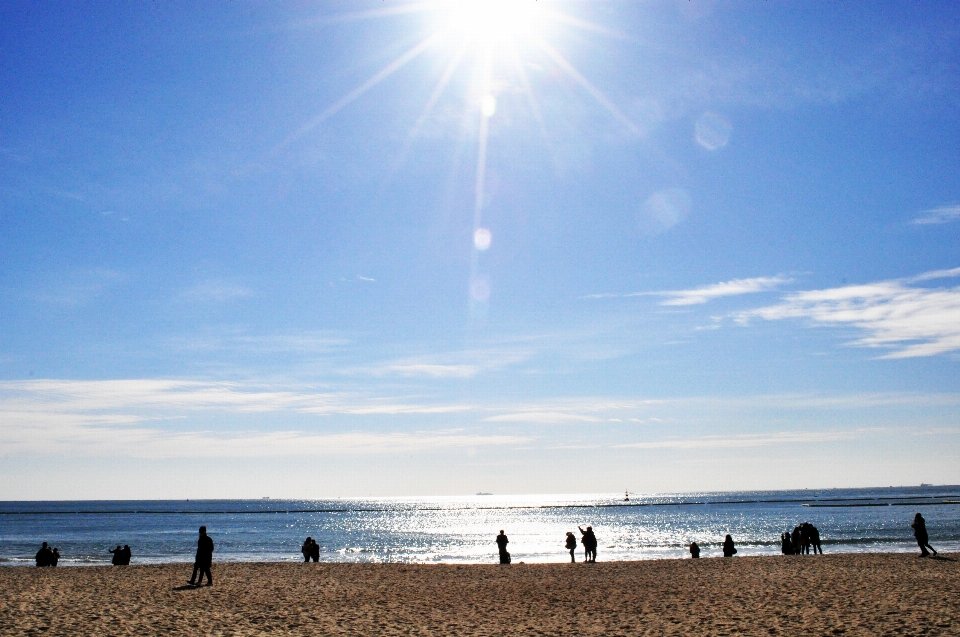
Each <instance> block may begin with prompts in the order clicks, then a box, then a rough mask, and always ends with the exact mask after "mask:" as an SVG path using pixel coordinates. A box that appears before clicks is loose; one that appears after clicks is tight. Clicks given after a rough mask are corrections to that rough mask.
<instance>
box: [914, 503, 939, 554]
mask: <svg viewBox="0 0 960 637" xmlns="http://www.w3.org/2000/svg"><path fill="white" fill-rule="evenodd" d="M910 526H912V527H913V537H915V538H917V544H918V545H919V546H920V557H927V556H928V555H930V554H929V553H927V549H930V550H931V551H933V554H934V555H936V554H937V549H935V548H933V547H932V546H930V544H929V543H928V542H929V541H930V537H929V536H928V535H927V521H926V520H924V519H923V516H922V515H920V514H919V513H917V515H916V517H914V518H913V524H911V525H910Z"/></svg>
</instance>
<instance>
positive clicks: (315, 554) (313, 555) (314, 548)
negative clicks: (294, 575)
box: [310, 540, 320, 562]
mask: <svg viewBox="0 0 960 637" xmlns="http://www.w3.org/2000/svg"><path fill="white" fill-rule="evenodd" d="M310 559H311V560H313V561H314V562H319V561H320V545H319V544H317V541H316V540H311V542H310Z"/></svg>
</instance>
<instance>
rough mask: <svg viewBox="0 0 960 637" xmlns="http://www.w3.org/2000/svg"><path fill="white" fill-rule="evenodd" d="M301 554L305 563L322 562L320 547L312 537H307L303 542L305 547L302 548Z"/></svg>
mask: <svg viewBox="0 0 960 637" xmlns="http://www.w3.org/2000/svg"><path fill="white" fill-rule="evenodd" d="M300 552H301V553H303V561H304V563H306V562H309V561H310V560H313V561H314V562H319V561H320V545H319V544H317V541H316V540H315V539H313V538H312V537H309V536H308V537H307V539H306V540H304V541H303V546H301V547H300Z"/></svg>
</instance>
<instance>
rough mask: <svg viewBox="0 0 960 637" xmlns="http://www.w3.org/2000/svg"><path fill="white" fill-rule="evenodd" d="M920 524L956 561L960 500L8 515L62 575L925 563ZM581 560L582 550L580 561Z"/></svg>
mask: <svg viewBox="0 0 960 637" xmlns="http://www.w3.org/2000/svg"><path fill="white" fill-rule="evenodd" d="M917 511H920V512H922V513H923V516H924V517H925V518H926V520H927V529H928V530H929V533H930V542H931V544H932V545H933V546H934V548H936V549H937V550H941V549H943V550H946V551H949V552H955V551H958V550H960V486H950V487H943V486H940V487H914V488H885V489H837V490H825V491H813V490H806V491H764V492H757V491H752V492H739V493H682V494H655V495H631V498H630V501H629V502H624V501H623V495H613V494H600V495H537V496H496V495H483V496H469V497H435V498H382V499H336V500H190V501H173V500H163V501H161V500H141V501H117V500H111V501H70V502H0V564H4V565H8V566H9V565H26V564H32V563H33V555H34V553H36V551H37V549H38V548H39V546H40V542H42V541H47V542H49V543H50V544H51V545H52V546H56V547H58V548H59V549H60V553H61V554H62V556H63V557H62V559H61V562H60V563H61V565H81V564H109V563H110V554H109V553H108V552H107V550H108V549H109V548H111V547H113V546H116V545H117V544H129V545H130V547H131V548H132V550H133V563H134V564H136V563H161V562H192V561H193V553H194V550H195V547H196V537H197V528H198V527H199V526H200V525H201V524H203V525H206V527H207V529H208V530H209V533H210V535H211V536H212V537H213V539H214V541H215V542H216V553H215V554H214V559H215V561H287V560H290V561H295V560H301V559H302V557H301V555H300V551H299V548H300V544H301V543H302V542H303V540H304V538H305V537H306V536H308V535H309V536H312V537H314V538H315V539H316V540H317V541H318V542H319V544H320V546H321V553H320V559H321V561H329V562H422V563H423V562H458V563H470V562H487V563H494V562H496V553H497V547H496V545H495V544H494V537H495V536H496V535H497V532H498V531H499V530H500V529H504V530H505V531H506V533H507V535H508V536H509V538H510V546H509V547H508V548H509V550H510V552H511V554H512V556H513V560H514V562H517V561H525V562H563V561H565V560H567V559H569V557H568V555H567V553H566V551H565V550H564V549H563V541H564V536H565V533H566V531H573V532H574V533H575V534H576V535H577V537H578V538H579V533H577V532H576V531H577V525H582V526H583V527H584V528H586V526H587V525H588V524H589V525H592V526H593V528H594V531H595V532H596V535H597V538H598V540H599V549H598V560H600V561H603V560H638V559H656V558H665V557H684V556H687V549H686V547H687V545H689V543H690V542H691V541H694V540H696V542H697V543H698V544H699V545H700V546H701V549H702V551H703V553H702V554H703V556H704V557H710V556H713V555H719V554H720V548H719V544H720V542H721V541H722V540H723V537H724V535H725V534H727V533H730V534H732V535H733V538H734V540H736V542H737V546H738V548H739V554H740V555H759V554H777V553H779V552H780V545H779V537H780V533H781V532H783V531H785V530H788V529H792V528H793V527H794V526H795V525H797V524H799V523H800V522H803V521H809V522H812V523H813V524H814V525H816V526H817V527H818V528H819V529H820V533H821V537H822V538H823V550H824V552H827V553H838V552H847V553H849V552H868V551H870V552H873V551H915V550H918V549H917V548H916V544H915V542H914V540H913V535H912V531H911V529H910V522H911V521H912V519H913V516H914V514H915V513H916V512H917ZM578 559H582V550H580V551H578Z"/></svg>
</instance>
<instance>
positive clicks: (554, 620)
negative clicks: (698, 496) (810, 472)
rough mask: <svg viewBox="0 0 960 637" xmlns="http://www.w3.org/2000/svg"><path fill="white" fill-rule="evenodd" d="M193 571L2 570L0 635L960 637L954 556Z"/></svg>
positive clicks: (236, 566) (219, 566)
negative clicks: (206, 577) (198, 581)
mask: <svg viewBox="0 0 960 637" xmlns="http://www.w3.org/2000/svg"><path fill="white" fill-rule="evenodd" d="M808 558H809V559H808ZM190 570H191V563H189V562H184V563H176V564H162V565H136V564H134V565H131V566H128V567H113V566H95V567H92V568H62V567H57V568H45V569H38V568H21V569H0V586H2V589H3V590H4V591H5V595H4V596H2V598H0V634H4V635H6V634H31V633H33V634H39V633H41V632H42V633H44V634H48V635H70V634H103V635H123V634H138V635H159V634H188V633H189V634H197V633H200V634H217V633H220V632H222V633H224V634H238V635H247V634H261V633H269V634H277V633H283V634H292V635H309V634H353V635H356V634H363V635H367V634H369V635H401V634H438V635H440V634H478V635H480V634H482V635H511V634H518V633H533V632H536V631H542V632H544V633H549V634H554V635H583V634H605V635H641V634H657V635H660V634H677V635H684V634H691V635H702V634H717V635H719V634H757V635H760V634H763V635H771V634H783V635H790V634H802V633H811V634H825V633H831V634H843V633H852V634H881V633H896V634H922V633H925V632H926V633H928V634H960V620H958V619H957V617H958V612H957V611H960V561H958V557H957V554H950V555H941V557H940V558H938V559H934V558H925V559H921V558H919V557H915V556H913V555H909V554H902V553H870V554H849V553H848V554H827V555H823V556H819V555H818V556H743V557H740V556H738V557H735V558H730V559H724V558H713V557H710V558H701V559H699V560H693V559H689V558H686V559H661V560H635V561H621V562H603V561H601V562H598V563H596V564H584V563H577V564H570V563H566V564H563V563H551V564H521V563H519V562H514V564H512V565H510V566H499V565H496V564H471V565H465V564H402V563H387V564H369V563H367V564H360V563H343V562H321V563H310V564H303V563H302V562H301V563H275V562H274V563H269V562H244V563H240V562H219V563H218V562H214V565H213V577H214V586H212V587H207V586H204V587H201V588H196V587H190V586H186V585H185V584H186V581H187V578H188V577H189V576H190ZM46 611H49V612H46Z"/></svg>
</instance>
